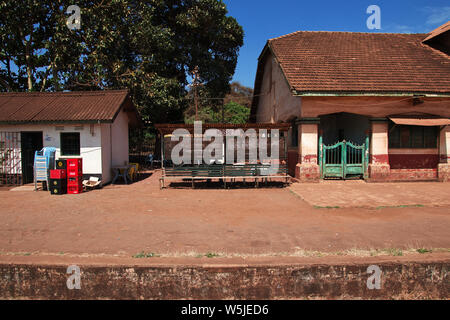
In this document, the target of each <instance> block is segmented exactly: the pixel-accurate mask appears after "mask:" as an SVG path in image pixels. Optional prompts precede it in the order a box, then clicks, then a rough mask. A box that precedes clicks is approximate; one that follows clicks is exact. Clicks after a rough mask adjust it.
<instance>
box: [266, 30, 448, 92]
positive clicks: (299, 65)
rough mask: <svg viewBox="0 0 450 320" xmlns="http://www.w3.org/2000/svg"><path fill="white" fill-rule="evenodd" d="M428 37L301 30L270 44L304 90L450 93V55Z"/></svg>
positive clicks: (291, 82)
mask: <svg viewBox="0 0 450 320" xmlns="http://www.w3.org/2000/svg"><path fill="white" fill-rule="evenodd" d="M426 37H427V34H387V33H354V32H323V31H318V32H314V31H299V32H295V33H292V34H288V35H285V36H282V37H279V38H275V39H271V40H269V41H268V47H269V48H270V49H271V51H272V52H273V53H274V55H275V57H276V59H277V60H278V62H279V64H280V66H281V68H282V70H283V72H284V74H285V76H286V79H287V80H288V82H289V85H290V87H291V89H293V90H295V91H297V92H298V93H302V92H303V93H310V92H311V93H314V92H329V93H335V92H352V93H411V92H414V93H450V57H449V56H448V55H446V54H444V53H442V52H440V51H438V50H436V49H433V48H431V47H429V46H427V45H426V44H423V43H422V41H423V40H424V39H425V38H426Z"/></svg>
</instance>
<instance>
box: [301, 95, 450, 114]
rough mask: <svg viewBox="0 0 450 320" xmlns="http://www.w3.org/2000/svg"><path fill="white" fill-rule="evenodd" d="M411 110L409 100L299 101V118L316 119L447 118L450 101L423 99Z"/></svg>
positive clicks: (336, 98) (335, 98) (365, 98)
mask: <svg viewBox="0 0 450 320" xmlns="http://www.w3.org/2000/svg"><path fill="white" fill-rule="evenodd" d="M424 101H425V102H424V103H423V104H420V105H416V106H414V105H413V104H412V99H411V98H410V97H302V108H301V116H302V117H303V118H316V117H319V116H321V115H326V114H332V113H339V112H347V113H355V114H360V115H365V116H370V117H374V118H384V117H387V116H389V115H394V114H402V113H410V112H418V113H429V114H435V115H439V116H443V117H450V98H425V99H424Z"/></svg>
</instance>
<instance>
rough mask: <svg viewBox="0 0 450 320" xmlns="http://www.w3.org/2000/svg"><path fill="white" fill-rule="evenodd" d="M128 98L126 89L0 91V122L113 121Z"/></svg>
mask: <svg viewBox="0 0 450 320" xmlns="http://www.w3.org/2000/svg"><path fill="white" fill-rule="evenodd" d="M127 100H130V98H129V95H128V90H108V91H94V92H93V91H79V92H39V93H34V92H32V93H0V123H21V122H24V123H30V122H31V123H33V122H112V121H113V120H114V118H115V117H116V115H117V113H118V112H119V110H120V108H121V107H122V106H123V105H124V103H125V102H126V101H127ZM129 103H131V101H129ZM131 105H132V103H131ZM131 109H132V110H131V111H135V109H134V107H133V108H131Z"/></svg>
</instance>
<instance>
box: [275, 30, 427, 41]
mask: <svg viewBox="0 0 450 320" xmlns="http://www.w3.org/2000/svg"><path fill="white" fill-rule="evenodd" d="M302 32H305V33H348V34H367V35H369V34H371V35H372V34H373V35H386V34H388V35H406V36H408V35H428V34H430V33H421V32H417V33H398V32H360V31H322V30H319V31H318V30H298V31H295V32H291V33H288V34H285V35H282V36H279V37H276V38H270V39H269V40H268V41H273V40H279V39H282V38H286V37H290V36H293V35H295V34H297V33H302Z"/></svg>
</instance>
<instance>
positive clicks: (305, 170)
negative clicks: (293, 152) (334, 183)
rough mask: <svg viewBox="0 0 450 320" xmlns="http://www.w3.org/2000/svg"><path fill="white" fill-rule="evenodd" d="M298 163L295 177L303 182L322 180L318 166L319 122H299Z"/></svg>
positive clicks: (314, 120) (316, 120)
mask: <svg viewBox="0 0 450 320" xmlns="http://www.w3.org/2000/svg"><path fill="white" fill-rule="evenodd" d="M297 125H298V163H297V167H296V169H295V177H296V178H297V179H299V180H300V181H303V182H317V181H319V179H320V170H319V165H318V149H319V147H318V141H319V120H318V119H313V120H311V119H309V120H300V122H298V124H297Z"/></svg>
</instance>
